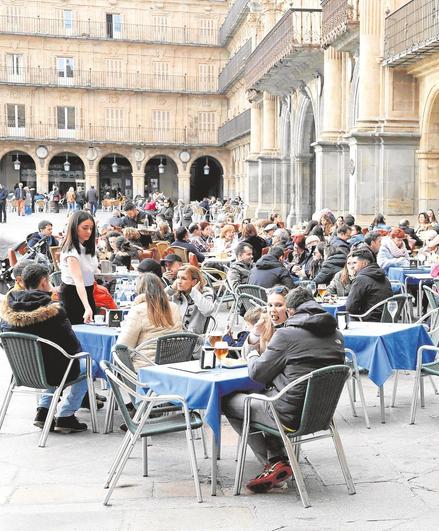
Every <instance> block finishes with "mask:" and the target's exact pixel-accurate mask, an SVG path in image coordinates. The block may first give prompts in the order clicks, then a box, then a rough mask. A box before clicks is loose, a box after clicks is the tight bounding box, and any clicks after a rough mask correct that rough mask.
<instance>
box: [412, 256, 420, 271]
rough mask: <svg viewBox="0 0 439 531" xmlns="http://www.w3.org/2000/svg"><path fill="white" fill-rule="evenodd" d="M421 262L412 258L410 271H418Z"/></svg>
mask: <svg viewBox="0 0 439 531" xmlns="http://www.w3.org/2000/svg"><path fill="white" fill-rule="evenodd" d="M418 267H419V262H418V260H416V258H410V269H418Z"/></svg>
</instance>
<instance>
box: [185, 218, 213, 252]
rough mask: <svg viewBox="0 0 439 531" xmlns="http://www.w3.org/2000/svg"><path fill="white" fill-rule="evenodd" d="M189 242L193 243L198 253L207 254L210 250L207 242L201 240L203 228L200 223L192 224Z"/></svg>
mask: <svg viewBox="0 0 439 531" xmlns="http://www.w3.org/2000/svg"><path fill="white" fill-rule="evenodd" d="M188 230H189V241H190V243H192V244H193V245H194V246H195V248H196V249H197V251H198V252H200V253H207V252H208V250H209V248H208V246H207V245H206V242H205V241H204V240H203V239H202V238H201V227H200V225H199V223H191V224H190V225H189V228H188Z"/></svg>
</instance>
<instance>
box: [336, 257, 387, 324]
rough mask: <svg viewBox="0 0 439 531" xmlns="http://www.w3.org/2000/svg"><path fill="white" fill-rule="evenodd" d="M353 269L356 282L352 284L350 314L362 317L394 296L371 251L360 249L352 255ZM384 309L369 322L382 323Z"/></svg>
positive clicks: (348, 307) (348, 308)
mask: <svg viewBox="0 0 439 531" xmlns="http://www.w3.org/2000/svg"><path fill="white" fill-rule="evenodd" d="M352 259H353V263H352V267H353V269H354V270H355V280H354V282H353V283H352V286H351V290H350V292H349V296H348V299H347V301H346V310H347V311H348V312H349V313H350V314H354V315H362V314H364V313H365V312H367V311H368V310H369V309H370V308H372V306H375V304H378V303H379V302H381V301H383V300H385V299H388V298H389V297H391V296H392V295H393V292H392V286H391V284H390V281H389V279H388V278H387V277H386V275H385V273H384V271H383V270H382V269H381V268H380V267H379V266H378V264H376V263H374V262H373V257H372V255H371V253H370V251H367V250H365V249H360V250H358V251H354V252H353V253H352ZM381 314H382V308H378V309H376V310H375V311H373V312H372V313H371V315H369V317H368V319H367V320H368V321H380V320H381Z"/></svg>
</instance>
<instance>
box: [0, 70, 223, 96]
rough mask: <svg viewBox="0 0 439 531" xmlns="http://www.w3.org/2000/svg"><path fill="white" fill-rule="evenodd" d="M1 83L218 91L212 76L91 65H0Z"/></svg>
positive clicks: (200, 91)
mask: <svg viewBox="0 0 439 531" xmlns="http://www.w3.org/2000/svg"><path fill="white" fill-rule="evenodd" d="M0 84H10V85H30V86H50V87H72V88H85V89H114V90H134V91H144V92H187V93H196V94H206V93H216V92H218V79H217V78H214V77H198V76H186V75H155V74H144V73H141V72H120V71H119V72H102V71H96V70H92V69H91V68H90V69H88V70H76V69H69V70H68V71H67V70H62V71H60V70H58V69H56V68H39V67H25V68H22V67H19V68H17V67H14V68H12V67H7V66H0Z"/></svg>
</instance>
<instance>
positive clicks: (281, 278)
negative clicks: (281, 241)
mask: <svg viewBox="0 0 439 531" xmlns="http://www.w3.org/2000/svg"><path fill="white" fill-rule="evenodd" d="M283 254H284V249H283V247H280V246H275V247H272V248H271V249H270V251H269V252H268V254H265V255H264V256H262V257H261V258H259V260H258V261H257V262H256V264H255V265H254V266H253V269H252V270H251V271H250V276H249V279H248V283H249V284H255V285H256V286H262V287H263V288H272V287H273V286H276V285H279V284H281V285H282V286H286V287H287V288H288V289H292V288H293V287H294V282H293V277H292V276H291V275H290V273H289V272H288V270H287V269H286V267H284V265H283V262H282V260H283Z"/></svg>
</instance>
